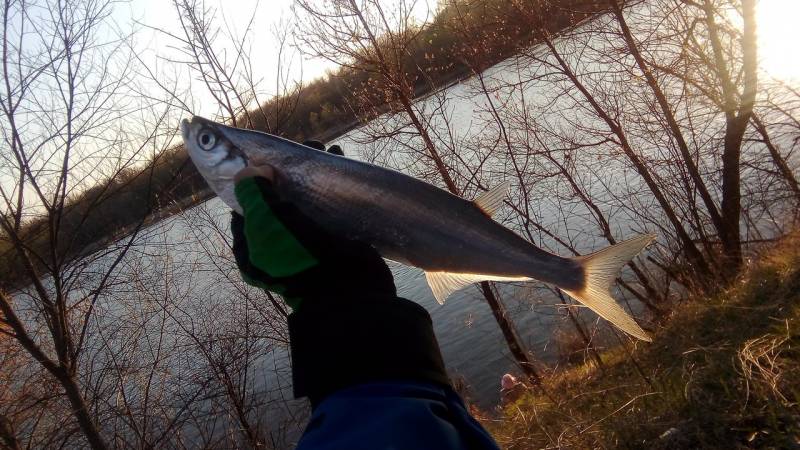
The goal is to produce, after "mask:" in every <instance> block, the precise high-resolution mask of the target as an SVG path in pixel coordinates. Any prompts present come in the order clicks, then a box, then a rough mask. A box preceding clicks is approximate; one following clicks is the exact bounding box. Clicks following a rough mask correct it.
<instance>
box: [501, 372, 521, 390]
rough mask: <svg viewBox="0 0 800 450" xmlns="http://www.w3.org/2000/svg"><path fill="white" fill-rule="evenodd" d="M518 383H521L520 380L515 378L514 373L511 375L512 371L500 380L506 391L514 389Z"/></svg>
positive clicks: (502, 388) (502, 387)
mask: <svg viewBox="0 0 800 450" xmlns="http://www.w3.org/2000/svg"><path fill="white" fill-rule="evenodd" d="M518 384H519V381H517V379H516V378H514V375H511V374H510V373H507V374H505V375H503V378H502V379H501V380H500V389H501V390H504V391H507V390H509V389H513V388H514V386H516V385H518Z"/></svg>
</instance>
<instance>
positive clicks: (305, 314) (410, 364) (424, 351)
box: [231, 166, 497, 449]
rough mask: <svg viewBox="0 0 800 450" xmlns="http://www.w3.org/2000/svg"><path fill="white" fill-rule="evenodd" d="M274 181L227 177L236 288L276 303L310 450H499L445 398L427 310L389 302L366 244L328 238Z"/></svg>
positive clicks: (256, 172) (448, 393) (269, 173)
mask: <svg viewBox="0 0 800 450" xmlns="http://www.w3.org/2000/svg"><path fill="white" fill-rule="evenodd" d="M278 177H279V174H277V173H275V171H274V169H272V168H271V167H269V166H261V167H248V168H246V169H244V170H243V171H242V172H240V173H239V174H238V175H237V177H236V181H237V182H236V190H235V192H236V196H237V199H238V201H239V204H240V205H242V208H243V210H244V217H242V216H239V215H238V214H236V213H234V216H233V218H232V221H231V229H232V232H233V236H234V254H235V256H236V261H237V264H238V266H239V268H240V271H241V272H242V275H243V277H244V279H245V280H246V281H247V282H248V283H250V284H252V285H255V286H259V287H262V288H265V289H268V290H271V291H273V292H277V293H279V294H281V295H282V296H283V298H284V299H285V300H286V302H287V304H289V306H290V307H291V308H292V310H293V312H292V313H291V314H290V315H289V333H290V346H291V355H292V379H293V383H294V393H295V396H296V397H304V396H306V397H308V398H309V399H310V401H311V404H312V410H313V413H312V418H311V421H310V423H309V425H308V427H307V429H306V431H305V433H304V435H303V437H302V439H301V441H300V443H299V445H298V448H299V449H317V448H331V449H334V448H347V449H356V448H370V449H372V448H396V449H404V448H414V449H418V448H437V449H462V448H476V449H477V448H480V449H483V448H490V449H494V448H497V447H496V444H495V443H494V441H493V440H492V439H491V437H490V436H489V435H488V433H486V431H485V430H483V428H482V427H481V426H480V425H479V424H478V423H477V422H476V421H475V420H474V419H473V418H472V417H471V416H470V415H469V414H468V413H467V411H466V408H465V407H464V404H463V402H462V401H461V399H460V398H459V397H458V395H457V394H455V392H454V391H453V390H452V388H451V387H450V384H449V379H448V377H447V373H446V371H445V368H444V363H443V361H442V357H441V353H440V351H439V345H438V343H437V342H436V337H435V336H434V333H433V326H432V323H431V319H430V316H429V314H428V313H427V311H425V309H424V308H422V307H421V306H419V305H418V304H416V303H414V302H412V301H409V300H406V299H402V298H399V297H397V295H396V290H395V285H394V280H393V278H392V274H391V272H390V271H389V268H388V267H387V266H386V263H385V262H384V261H383V259H382V258H381V257H380V255H378V253H377V252H376V251H375V250H374V249H373V248H372V247H371V246H369V245H367V244H365V243H362V242H358V241H352V240H349V239H345V238H343V237H341V236H335V235H332V234H330V233H328V232H327V231H326V230H325V229H324V228H323V227H321V226H319V225H318V224H317V223H316V222H315V221H314V220H313V219H312V218H310V217H307V216H305V215H304V214H303V213H302V212H301V211H300V210H299V209H298V208H297V207H296V206H294V205H293V204H291V203H289V202H287V201H285V200H283V199H281V198H280V195H279V193H278V191H277V190H276V189H275V186H276V184H279V183H276V178H278Z"/></svg>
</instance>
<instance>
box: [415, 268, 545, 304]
mask: <svg viewBox="0 0 800 450" xmlns="http://www.w3.org/2000/svg"><path fill="white" fill-rule="evenodd" d="M425 279H427V280H428V285H429V286H430V287H431V291H433V297H434V298H435V299H436V301H437V302H439V304H440V305H443V304H444V301H445V300H446V299H447V297H449V296H450V294H452V293H453V292H455V291H457V290H459V289H461V288H463V287H466V286H468V285H470V284H472V283H479V282H481V281H528V280H530V278H527V277H503V276H498V275H486V274H480V273H453V272H425Z"/></svg>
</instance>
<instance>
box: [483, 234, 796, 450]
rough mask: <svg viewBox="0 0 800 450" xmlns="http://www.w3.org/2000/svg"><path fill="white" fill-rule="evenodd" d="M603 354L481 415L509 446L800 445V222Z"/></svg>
mask: <svg viewBox="0 0 800 450" xmlns="http://www.w3.org/2000/svg"><path fill="white" fill-rule="evenodd" d="M601 358H602V360H603V366H602V368H598V367H597V366H596V365H594V363H593V362H589V361H587V362H586V363H585V364H580V365H576V366H572V367H569V368H567V369H565V370H563V371H561V372H558V373H556V374H554V375H552V376H550V377H549V378H548V379H547V380H546V381H545V383H544V384H543V390H542V389H535V390H528V391H526V392H525V393H524V394H523V395H522V396H521V397H520V398H518V399H517V400H516V401H513V402H511V403H509V404H507V405H505V407H504V408H503V409H502V410H501V411H500V412H499V417H497V418H488V417H487V418H484V419H483V423H484V424H485V426H486V427H487V428H488V429H490V431H491V432H492V433H493V434H494V436H495V437H496V439H497V440H498V442H499V443H500V444H501V446H502V447H503V448H507V449H529V448H553V447H558V448H648V449H652V448H664V449H666V448H720V449H723V448H724V449H732V448H800V407H798V403H799V402H800V233H797V232H795V233H794V234H792V235H790V236H789V237H787V238H784V239H783V240H781V241H779V242H778V243H776V244H774V245H772V246H770V248H765V249H764V251H763V252H762V253H761V256H760V257H759V258H758V260H757V261H756V262H753V263H752V264H751V265H750V267H748V268H747V269H746V270H745V271H743V274H742V275H741V276H740V277H739V278H738V279H737V280H736V281H735V282H734V283H732V284H731V286H729V287H728V288H727V289H725V290H723V291H722V292H721V293H719V294H717V295H716V296H714V297H711V298H704V297H696V298H693V299H689V300H686V303H685V304H684V305H681V306H680V307H678V308H675V309H674V312H673V313H672V315H671V316H670V317H669V318H668V319H667V320H666V322H665V324H664V325H663V327H662V328H661V329H660V330H659V331H657V332H656V333H655V336H654V342H653V343H652V344H645V343H637V344H635V345H632V346H631V345H627V344H626V345H625V346H618V347H616V348H613V349H610V350H607V351H605V352H603V353H601Z"/></svg>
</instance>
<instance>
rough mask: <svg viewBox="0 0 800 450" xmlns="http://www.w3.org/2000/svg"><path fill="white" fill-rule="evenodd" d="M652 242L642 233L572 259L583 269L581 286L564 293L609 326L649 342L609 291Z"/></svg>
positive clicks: (652, 237) (651, 237)
mask: <svg viewBox="0 0 800 450" xmlns="http://www.w3.org/2000/svg"><path fill="white" fill-rule="evenodd" d="M654 239H655V235H652V234H644V235H641V236H638V237H635V238H633V239H628V240H627V241H624V242H620V243H619V244H616V245H612V246H610V247H606V248H604V249H603V250H600V251H598V252H595V253H592V254H590V255H585V256H579V257H577V258H575V260H576V261H577V262H578V263H579V264H580V265H581V267H582V268H583V274H584V283H583V287H582V288H580V289H578V290H564V292H566V293H567V294H569V295H570V296H571V297H573V298H575V299H576V300H578V301H579V302H581V303H582V304H584V305H586V306H587V307H589V308H590V309H591V310H592V311H594V312H596V313H597V314H598V315H599V316H600V317H602V318H604V319H606V320H608V321H609V322H611V323H613V324H614V325H615V326H616V327H617V328H619V329H620V330H622V331H624V332H626V333H628V334H630V335H632V336H634V337H636V338H639V339H641V340H643V341H647V342H651V341H652V339H651V338H650V336H649V335H648V334H647V332H645V331H644V330H643V329H642V327H640V326H639V324H638V323H636V321H635V320H634V319H633V317H631V316H630V315H629V314H628V313H627V312H625V310H624V309H622V307H621V306H620V305H619V304H618V303H617V302H616V301H615V300H614V299H613V298H612V297H611V293H610V289H611V284H612V283H613V282H614V280H615V279H616V278H617V275H618V274H619V271H620V269H622V266H624V265H625V264H627V263H628V262H629V261H630V260H631V259H633V257H634V256H636V255H637V254H639V252H641V251H642V250H643V249H644V248H645V247H646V246H647V245H648V244H650V243H651V242H653V240H654Z"/></svg>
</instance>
